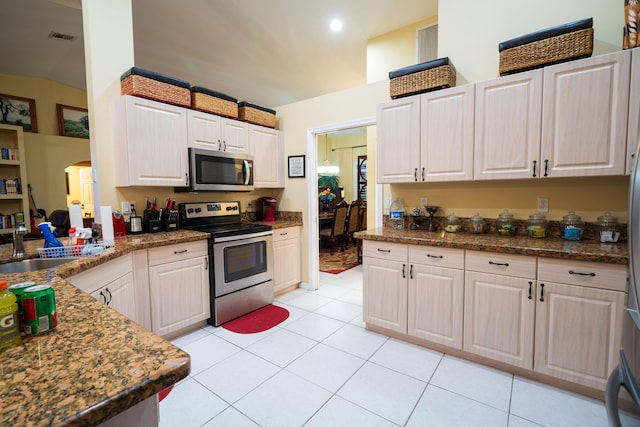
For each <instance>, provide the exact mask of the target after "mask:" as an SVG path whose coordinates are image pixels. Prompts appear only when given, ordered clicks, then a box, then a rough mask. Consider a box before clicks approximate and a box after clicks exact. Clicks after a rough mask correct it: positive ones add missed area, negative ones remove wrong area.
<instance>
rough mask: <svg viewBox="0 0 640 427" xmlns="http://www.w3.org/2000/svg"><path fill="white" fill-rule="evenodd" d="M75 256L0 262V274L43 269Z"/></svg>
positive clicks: (67, 260) (65, 261)
mask: <svg viewBox="0 0 640 427" xmlns="http://www.w3.org/2000/svg"><path fill="white" fill-rule="evenodd" d="M75 259H77V258H32V259H24V260H22V261H15V262H9V263H7V264H0V274H8V273H27V272H29V271H37V270H44V269H46V268H51V267H55V266H57V265H60V264H64V263H67V262H70V261H73V260H75Z"/></svg>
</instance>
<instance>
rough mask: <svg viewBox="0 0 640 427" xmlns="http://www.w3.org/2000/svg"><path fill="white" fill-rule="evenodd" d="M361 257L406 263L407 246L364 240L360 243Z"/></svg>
mask: <svg viewBox="0 0 640 427" xmlns="http://www.w3.org/2000/svg"><path fill="white" fill-rule="evenodd" d="M362 256H363V257H370V258H378V259H388V260H389V261H403V262H406V261H407V245H403V244H400V243H389V242H378V241H374V240H365V241H364V242H362Z"/></svg>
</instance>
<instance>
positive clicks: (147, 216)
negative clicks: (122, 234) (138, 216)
mask: <svg viewBox="0 0 640 427" xmlns="http://www.w3.org/2000/svg"><path fill="white" fill-rule="evenodd" d="M142 230H144V231H145V232H146V233H157V232H159V231H162V224H161V221H160V212H158V211H151V210H145V211H144V213H143V215H142Z"/></svg>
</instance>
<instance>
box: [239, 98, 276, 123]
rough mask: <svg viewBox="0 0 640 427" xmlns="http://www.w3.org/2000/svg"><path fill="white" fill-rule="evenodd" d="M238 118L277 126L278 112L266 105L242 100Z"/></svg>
mask: <svg viewBox="0 0 640 427" xmlns="http://www.w3.org/2000/svg"><path fill="white" fill-rule="evenodd" d="M238 119H239V120H242V121H243V122H249V123H253V124H256V125H260V126H266V127H270V128H275V127H276V112H275V110H270V109H269V108H266V107H260V106H259V105H255V104H250V103H248V102H246V101H242V102H241V103H239V104H238Z"/></svg>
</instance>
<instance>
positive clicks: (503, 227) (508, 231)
mask: <svg viewBox="0 0 640 427" xmlns="http://www.w3.org/2000/svg"><path fill="white" fill-rule="evenodd" d="M496 230H498V234H500V235H501V236H513V235H514V234H516V220H515V218H514V217H513V214H512V213H511V212H509V211H507V210H505V211H504V212H502V213H501V214H500V215H498V219H497V220H496Z"/></svg>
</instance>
